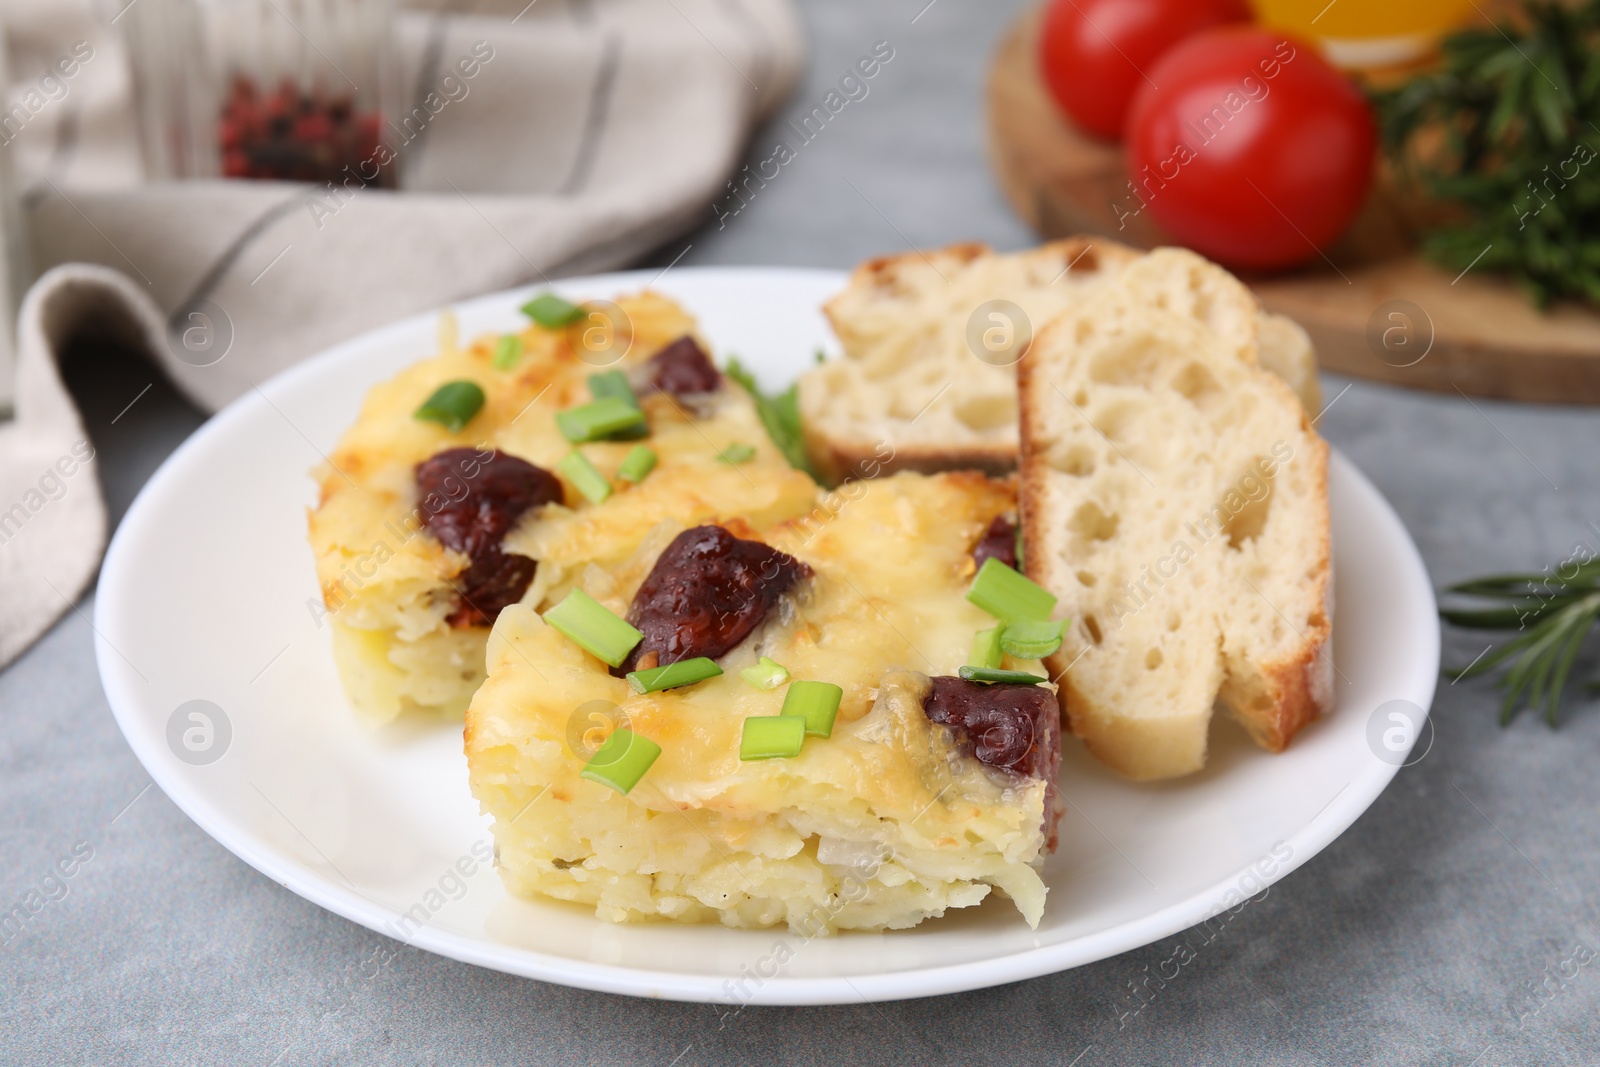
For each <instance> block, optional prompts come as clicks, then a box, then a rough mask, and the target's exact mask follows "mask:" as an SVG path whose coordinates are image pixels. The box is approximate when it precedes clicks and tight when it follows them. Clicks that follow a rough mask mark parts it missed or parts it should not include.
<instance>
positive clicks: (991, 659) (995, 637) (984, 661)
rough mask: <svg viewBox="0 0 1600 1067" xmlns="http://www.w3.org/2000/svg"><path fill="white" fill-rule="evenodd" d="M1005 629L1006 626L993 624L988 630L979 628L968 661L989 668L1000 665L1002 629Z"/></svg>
mask: <svg viewBox="0 0 1600 1067" xmlns="http://www.w3.org/2000/svg"><path fill="white" fill-rule="evenodd" d="M1004 629H1005V627H1004V626H991V627H990V628H989V629H987V630H979V631H978V633H977V635H976V636H974V637H973V639H972V653H971V655H969V656H968V657H967V662H969V663H971V664H972V665H973V666H974V667H983V668H986V669H988V670H993V669H994V668H996V667H998V666H1000V656H1001V653H1002V650H1001V648H1000V631H1001V630H1004Z"/></svg>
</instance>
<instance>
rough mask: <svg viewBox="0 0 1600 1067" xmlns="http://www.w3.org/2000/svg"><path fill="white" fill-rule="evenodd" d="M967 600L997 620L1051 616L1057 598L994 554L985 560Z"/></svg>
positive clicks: (969, 590)
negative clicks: (996, 557)
mask: <svg viewBox="0 0 1600 1067" xmlns="http://www.w3.org/2000/svg"><path fill="white" fill-rule="evenodd" d="M967 599H968V600H970V601H972V603H974V604H976V605H978V607H980V608H982V609H983V610H984V611H987V612H988V613H989V614H990V615H993V616H994V617H995V618H997V619H1004V620H1005V621H1007V622H1012V621H1014V620H1017V619H1048V618H1049V617H1050V613H1051V612H1052V611H1054V610H1055V607H1056V598H1055V597H1053V596H1051V595H1050V593H1049V592H1048V591H1047V590H1044V589H1041V588H1040V587H1039V586H1037V585H1035V584H1034V583H1033V582H1032V581H1031V580H1030V579H1029V578H1028V577H1027V576H1026V575H1023V574H1018V573H1017V572H1016V571H1015V570H1012V569H1011V568H1010V567H1007V566H1006V565H1005V564H1004V563H1001V562H1000V561H999V560H997V559H995V558H994V557H992V556H991V557H990V558H988V559H986V560H984V561H983V567H982V568H980V569H979V571H978V576H977V577H976V578H974V579H973V580H972V588H971V589H968V590H967Z"/></svg>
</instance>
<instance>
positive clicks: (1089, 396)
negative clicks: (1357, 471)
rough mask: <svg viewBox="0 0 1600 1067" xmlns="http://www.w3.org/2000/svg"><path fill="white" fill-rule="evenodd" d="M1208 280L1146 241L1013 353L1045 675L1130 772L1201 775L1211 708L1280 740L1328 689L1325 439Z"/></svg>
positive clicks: (1081, 730) (1241, 305)
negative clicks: (1135, 255)
mask: <svg viewBox="0 0 1600 1067" xmlns="http://www.w3.org/2000/svg"><path fill="white" fill-rule="evenodd" d="M1213 272H1215V273H1213ZM1216 274H1223V275H1224V276H1226V275H1225V273H1224V272H1221V271H1220V270H1219V269H1218V268H1215V267H1212V266H1211V265H1210V264H1207V263H1205V261H1204V260H1201V259H1200V258H1199V257H1198V256H1195V255H1193V254H1192V253H1189V252H1184V251H1181V250H1177V249H1160V250H1158V251H1156V252H1153V253H1151V254H1149V255H1147V256H1145V257H1143V258H1142V259H1141V261H1140V262H1139V263H1137V264H1135V265H1133V266H1130V267H1129V268H1127V269H1126V270H1124V271H1123V272H1122V276H1121V277H1120V278H1118V279H1115V280H1113V281H1111V282H1110V283H1108V284H1107V285H1106V286H1104V287H1103V288H1102V289H1101V290H1100V291H1099V292H1098V293H1097V294H1096V296H1095V299H1094V301H1093V302H1092V304H1089V305H1086V306H1083V307H1080V308H1078V309H1075V310H1070V311H1067V312H1066V313H1064V314H1062V315H1061V316H1059V317H1058V318H1056V319H1055V320H1054V321H1053V322H1052V323H1051V324H1050V325H1049V326H1048V327H1047V328H1046V329H1045V330H1044V331H1043V332H1042V333H1041V334H1040V335H1039V336H1038V337H1036V338H1035V339H1034V342H1033V345H1032V347H1031V348H1030V350H1029V352H1028V354H1027V356H1026V358H1025V359H1024V360H1023V361H1022V363H1021V364H1020V365H1019V375H1018V385H1019V389H1018V392H1019V408H1020V423H1021V447H1022V451H1021V454H1022V462H1021V510H1022V522H1023V537H1024V543H1025V545H1026V554H1025V561H1024V562H1025V567H1026V570H1027V572H1028V574H1029V576H1030V577H1032V578H1033V579H1034V580H1035V581H1036V582H1038V583H1039V584H1040V585H1043V586H1044V587H1045V588H1047V589H1049V590H1050V592H1052V593H1054V594H1055V595H1056V596H1057V597H1058V598H1059V604H1058V607H1057V615H1058V617H1061V618H1067V619H1070V620H1071V625H1070V626H1069V627H1068V631H1067V635H1066V638H1065V640H1064V641H1063V644H1062V646H1061V649H1060V651H1059V652H1058V653H1057V654H1056V655H1055V656H1054V657H1052V658H1051V660H1050V661H1049V666H1050V669H1051V674H1052V676H1056V675H1058V674H1060V673H1061V672H1063V671H1065V672H1066V673H1065V676H1064V677H1063V678H1062V685H1061V696H1062V701H1063V706H1064V708H1065V711H1066V713H1067V718H1068V722H1069V724H1070V726H1071V728H1072V731H1073V732H1074V733H1075V734H1077V735H1078V736H1079V737H1081V738H1082V739H1083V740H1084V742H1085V743H1086V744H1087V745H1088V747H1089V749H1090V751H1092V752H1093V753H1094V754H1095V755H1096V756H1097V757H1099V758H1100V759H1101V760H1103V761H1104V762H1106V763H1108V764H1109V765H1111V766H1112V767H1113V768H1115V769H1116V770H1118V771H1120V772H1121V773H1123V774H1125V775H1127V776H1128V777H1130V778H1134V779H1155V778H1169V777H1174V776H1177V775H1183V774H1188V773H1191V772H1193V771H1196V770H1199V769H1200V768H1201V767H1202V766H1203V765H1204V763H1205V756H1206V738H1207V732H1208V727H1209V723H1210V719H1211V713H1212V710H1213V708H1214V707H1219V706H1220V707H1222V708H1225V709H1226V710H1227V711H1228V712H1230V713H1231V714H1232V715H1233V717H1234V718H1235V719H1237V720H1238V721H1239V722H1240V723H1241V724H1242V725H1243V726H1244V727H1245V729H1246V730H1247V731H1248V732H1249V733H1250V735H1251V736H1252V737H1253V738H1254V739H1255V740H1256V741H1257V742H1258V743H1259V744H1261V745H1262V746H1263V747H1264V748H1267V749H1270V750H1272V751H1280V750H1282V749H1283V748H1284V747H1285V746H1286V745H1287V744H1288V743H1289V741H1290V739H1291V738H1292V737H1293V736H1294V734H1295V733H1296V731H1298V730H1299V729H1300V728H1301V727H1303V726H1305V725H1306V724H1307V723H1308V722H1310V721H1311V720H1312V719H1314V718H1315V717H1316V716H1317V715H1318V714H1320V713H1321V712H1322V711H1324V710H1325V709H1326V708H1327V707H1328V706H1329V704H1330V701H1331V697H1332V688H1333V687H1332V675H1333V662H1332V658H1331V649H1330V648H1329V637H1330V633H1331V615H1332V599H1331V598H1332V590H1333V586H1332V580H1331V572H1330V567H1331V556H1330V549H1331V546H1330V539H1329V519H1328V493H1327V464H1328V459H1327V456H1328V452H1327V445H1326V444H1325V443H1324V442H1323V441H1322V439H1321V438H1320V437H1318V436H1317V434H1316V432H1315V431H1314V430H1313V429H1312V428H1311V425H1310V422H1309V417H1308V415H1307V414H1306V411H1305V409H1304V408H1303V406H1302V404H1301V401H1300V399H1299V398H1297V397H1296V395H1295V393H1294V391H1293V390H1292V389H1290V388H1289V386H1288V385H1287V384H1285V381H1284V379H1283V378H1282V377H1280V376H1279V375H1277V374H1273V373H1270V372H1268V371H1267V370H1265V369H1263V368H1261V367H1260V366H1258V365H1257V362H1256V360H1255V358H1253V356H1254V353H1253V352H1252V351H1251V350H1250V346H1241V345H1240V343H1239V337H1238V326H1239V323H1240V321H1241V315H1242V314H1243V312H1244V309H1245V308H1246V307H1248V306H1249V305H1248V304H1247V303H1246V302H1245V301H1246V298H1248V296H1249V294H1248V293H1247V292H1246V291H1244V290H1243V287H1242V286H1239V285H1238V283H1237V282H1234V283H1233V284H1234V285H1235V286H1236V287H1237V289H1238V291H1237V292H1235V293H1233V295H1232V296H1229V295H1228V286H1227V285H1226V284H1223V283H1221V282H1220V281H1218V279H1217V278H1216V276H1215V275H1216ZM1185 276H1189V277H1193V278H1205V279H1207V284H1206V286H1205V288H1203V289H1195V290H1192V291H1190V292H1188V293H1187V294H1185V293H1184V292H1183V291H1182V287H1181V286H1179V285H1177V284H1176V283H1177V282H1178V281H1179V280H1181V279H1182V278H1183V277H1185ZM1251 322H1252V325H1253V323H1254V320H1251Z"/></svg>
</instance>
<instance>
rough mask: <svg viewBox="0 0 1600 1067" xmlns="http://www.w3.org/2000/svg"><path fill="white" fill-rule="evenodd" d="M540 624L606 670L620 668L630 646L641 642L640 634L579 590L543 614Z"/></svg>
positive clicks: (630, 648) (642, 637)
mask: <svg viewBox="0 0 1600 1067" xmlns="http://www.w3.org/2000/svg"><path fill="white" fill-rule="evenodd" d="M544 621H545V622H547V623H549V624H550V625H551V626H554V627H555V628H556V629H557V630H559V631H561V632H562V633H564V634H566V635H567V637H569V638H571V639H572V642H573V644H575V645H577V646H578V647H579V648H581V649H583V650H584V651H585V652H589V653H592V654H593V655H594V656H596V657H597V658H598V659H599V660H600V662H602V663H604V664H605V665H606V666H608V667H618V666H621V665H622V661H623V660H624V659H626V658H627V657H628V653H629V652H632V651H633V646H634V645H637V644H638V643H639V642H640V641H643V640H644V634H642V633H640V632H639V631H638V630H635V629H634V628H633V627H632V626H629V625H628V623H627V621H626V620H624V619H620V618H618V617H617V616H615V615H613V614H612V613H611V612H610V611H608V610H607V609H606V606H605V605H604V604H602V603H600V601H598V600H596V599H595V598H594V597H592V596H590V595H589V594H588V593H585V592H584V591H583V590H582V589H574V590H573V591H572V592H570V593H568V594H567V595H566V598H565V599H564V600H562V601H561V603H559V604H557V605H556V606H555V607H553V608H551V609H550V610H549V611H547V612H545V613H544Z"/></svg>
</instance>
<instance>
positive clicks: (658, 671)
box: [628, 656, 722, 694]
mask: <svg viewBox="0 0 1600 1067" xmlns="http://www.w3.org/2000/svg"><path fill="white" fill-rule="evenodd" d="M721 673H722V668H721V667H719V666H717V665H716V664H715V663H714V662H712V661H711V660H709V659H706V658H705V657H704V656H696V657H695V658H694V659H680V660H679V661H678V662H676V663H669V664H667V665H666V666H665V667H651V668H650V669H649V670H647V671H633V672H631V673H630V674H629V675H628V684H629V685H630V686H632V687H633V691H634V692H635V693H640V694H643V693H659V692H660V691H661V690H663V689H676V688H678V686H680V685H693V684H694V683H696V682H703V681H705V680H706V679H707V678H715V677H716V676H717V675H719V674H721Z"/></svg>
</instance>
